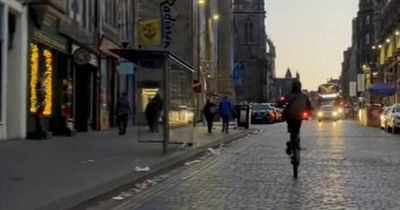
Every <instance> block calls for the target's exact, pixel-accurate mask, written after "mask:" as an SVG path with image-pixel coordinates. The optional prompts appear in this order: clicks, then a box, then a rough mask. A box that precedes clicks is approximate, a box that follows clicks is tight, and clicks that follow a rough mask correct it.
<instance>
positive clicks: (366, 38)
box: [365, 33, 371, 45]
mask: <svg viewBox="0 0 400 210" xmlns="http://www.w3.org/2000/svg"><path fill="white" fill-rule="evenodd" d="M370 43H371V37H370V35H369V33H367V34H365V44H367V45H369V44H370Z"/></svg>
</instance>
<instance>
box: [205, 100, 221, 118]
mask: <svg viewBox="0 0 400 210" xmlns="http://www.w3.org/2000/svg"><path fill="white" fill-rule="evenodd" d="M217 112H218V106H217V105H216V104H215V103H212V102H210V101H207V103H206V105H205V106H204V109H203V113H204V116H205V117H206V119H207V120H212V119H213V118H214V116H215V114H217Z"/></svg>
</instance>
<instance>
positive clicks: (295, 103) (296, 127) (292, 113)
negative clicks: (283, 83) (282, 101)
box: [283, 80, 313, 155]
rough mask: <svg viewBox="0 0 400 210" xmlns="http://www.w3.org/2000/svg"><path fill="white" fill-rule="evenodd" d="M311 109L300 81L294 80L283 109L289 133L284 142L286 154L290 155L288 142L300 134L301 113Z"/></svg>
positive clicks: (290, 150) (294, 139) (290, 149)
mask: <svg viewBox="0 0 400 210" xmlns="http://www.w3.org/2000/svg"><path fill="white" fill-rule="evenodd" d="M312 109H313V108H312V106H311V102H310V99H309V98H308V96H307V95H305V94H304V93H303V92H302V91H301V82H300V81H298V80H296V81H294V82H293V86H292V93H291V94H290V96H289V97H288V103H287V105H286V107H285V109H284V111H283V114H284V117H285V119H286V122H287V125H288V132H289V133H290V141H289V142H287V143H286V146H287V148H286V154H288V155H291V153H292V148H291V146H292V145H291V143H290V142H296V140H297V139H296V138H298V135H299V134H300V128H301V123H302V120H303V113H304V112H305V111H311V110H312Z"/></svg>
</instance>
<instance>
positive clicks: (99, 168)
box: [0, 126, 249, 210]
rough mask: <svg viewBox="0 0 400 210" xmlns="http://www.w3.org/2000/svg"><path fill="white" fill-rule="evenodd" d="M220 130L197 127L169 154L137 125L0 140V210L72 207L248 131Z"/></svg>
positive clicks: (170, 146)
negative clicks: (122, 130) (142, 137)
mask: <svg viewBox="0 0 400 210" xmlns="http://www.w3.org/2000/svg"><path fill="white" fill-rule="evenodd" d="M219 129H220V127H218V126H217V128H216V130H215V133H214V134H211V135H210V134H207V133H206V128H204V127H203V126H199V127H197V128H196V129H195V130H194V133H193V135H194V137H195V140H194V141H193V147H185V149H183V150H181V149H179V148H180V147H181V145H169V153H168V154H167V155H163V154H162V144H160V143H139V142H138V141H137V136H138V135H137V127H132V128H129V129H128V131H127V135H125V136H118V135H117V131H116V130H110V131H104V132H90V133H79V134H78V135H77V136H75V137H72V138H71V137H57V138H56V137H55V138H53V139H51V140H47V141H27V140H20V141H10V142H5V143H0V171H1V173H0V210H11V209H12V210H20V209H21V210H27V209H37V208H39V209H63V208H66V207H71V206H73V205H76V204H79V203H80V202H82V201H85V200H88V199H90V198H93V197H94V196H96V195H99V194H102V193H104V192H107V191H109V190H111V189H113V188H115V187H117V186H119V185H123V184H126V183H128V182H129V181H132V180H135V179H138V178H140V177H142V176H144V175H147V174H149V173H153V172H155V171H157V170H160V169H162V168H166V167H168V166H172V165H174V164H176V163H177V162H182V161H185V159H188V158H189V157H191V156H193V155H194V154H196V153H198V152H199V151H202V150H205V149H206V148H207V147H208V146H211V145H212V144H215V145H217V144H219V143H221V142H224V141H229V140H234V139H238V138H241V137H243V136H245V135H246V134H247V133H248V132H249V131H243V130H234V129H231V133H230V134H229V135H226V134H222V133H221V132H220V130H219ZM136 166H140V167H145V166H149V167H150V169H151V172H149V173H143V172H135V171H134V168H135V167H136Z"/></svg>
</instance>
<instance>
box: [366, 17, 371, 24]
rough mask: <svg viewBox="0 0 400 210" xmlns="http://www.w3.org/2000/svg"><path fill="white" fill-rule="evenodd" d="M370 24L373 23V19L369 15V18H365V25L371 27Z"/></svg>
mask: <svg viewBox="0 0 400 210" xmlns="http://www.w3.org/2000/svg"><path fill="white" fill-rule="evenodd" d="M370 22H371V17H370V16H369V15H367V16H366V17H365V25H369V24H370Z"/></svg>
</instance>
